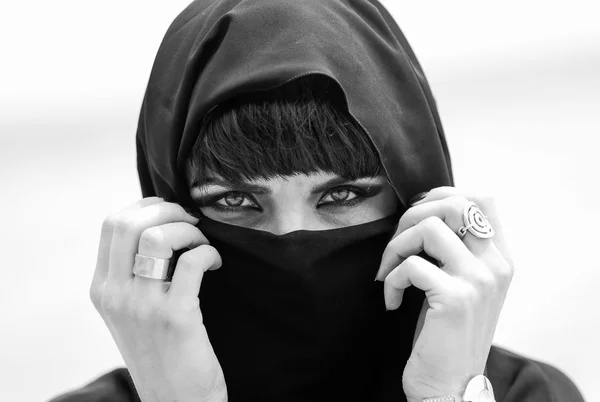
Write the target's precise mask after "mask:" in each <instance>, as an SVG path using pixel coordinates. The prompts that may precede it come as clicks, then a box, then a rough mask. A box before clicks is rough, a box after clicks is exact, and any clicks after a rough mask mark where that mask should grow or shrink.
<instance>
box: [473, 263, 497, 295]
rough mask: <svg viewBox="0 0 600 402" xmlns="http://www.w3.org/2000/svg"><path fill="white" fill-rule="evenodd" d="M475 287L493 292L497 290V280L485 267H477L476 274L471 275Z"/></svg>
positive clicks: (486, 291)
mask: <svg viewBox="0 0 600 402" xmlns="http://www.w3.org/2000/svg"><path fill="white" fill-rule="evenodd" d="M473 281H474V282H475V285H476V288H477V289H481V290H482V291H483V292H484V293H493V292H495V291H496V290H497V281H496V278H495V277H494V275H493V274H492V273H491V272H489V271H487V270H486V269H481V268H478V270H477V274H475V275H474V276H473Z"/></svg>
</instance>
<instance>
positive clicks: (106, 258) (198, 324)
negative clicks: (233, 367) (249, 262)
mask: <svg viewBox="0 0 600 402" xmlns="http://www.w3.org/2000/svg"><path fill="white" fill-rule="evenodd" d="M197 223H198V219H197V218H195V217H193V216H191V215H189V214H188V213H187V212H186V211H185V210H184V209H183V208H182V207H181V206H179V205H177V204H174V203H169V202H165V201H164V200H163V199H161V198H157V197H148V198H144V199H141V200H139V201H138V202H136V203H134V204H133V205H131V206H129V207H127V208H125V209H123V210H122V211H120V212H118V213H116V214H114V215H111V216H108V217H107V218H106V219H105V221H104V223H103V225H102V234H101V237H100V245H99V250H98V260H97V264H96V270H95V272H94V278H93V280H92V284H91V287H90V298H91V299H92V302H93V303H94V306H95V307H96V309H97V310H98V312H99V313H100V315H101V316H102V319H103V320H104V322H105V323H106V325H107V327H108V329H109V330H110V333H111V335H112V337H113V339H114V341H115V343H116V344H117V347H118V348H119V351H120V352H121V355H122V356H123V359H124V361H125V364H126V365H127V368H128V370H129V373H130V374H131V377H132V379H133V382H134V384H135V387H136V389H137V391H138V394H139V396H140V398H141V400H142V401H143V402H154V401H160V402H164V401H178V402H186V401H209V402H213V401H214V402H221V401H226V400H227V389H226V386H225V379H224V377H223V371H222V369H221V366H220V364H219V362H218V360H217V357H216V356H215V353H214V351H213V348H212V346H211V344H210V342H209V340H208V336H207V333H206V328H205V327H204V324H203V322H202V313H201V312H200V305H199V300H198V294H199V292H200V284H201V282H202V277H203V275H204V272H206V271H207V270H214V269H218V268H220V267H221V264H222V261H221V256H220V255H219V253H218V252H217V250H215V248H214V247H212V246H210V245H209V242H208V240H207V239H206V237H204V235H203V234H202V233H201V232H200V230H199V229H198V228H196V227H195V226H194V225H195V224H197ZM185 247H188V248H192V249H191V250H190V251H187V252H185V253H183V254H182V255H181V257H180V258H179V260H178V262H177V265H176V268H175V273H174V274H173V278H172V281H171V283H170V284H169V283H167V282H165V281H162V280H159V279H150V278H145V277H140V276H135V275H134V274H133V262H134V258H135V254H136V253H139V254H142V255H145V256H148V257H156V258H170V257H171V256H172V253H173V250H179V249H182V248H185Z"/></svg>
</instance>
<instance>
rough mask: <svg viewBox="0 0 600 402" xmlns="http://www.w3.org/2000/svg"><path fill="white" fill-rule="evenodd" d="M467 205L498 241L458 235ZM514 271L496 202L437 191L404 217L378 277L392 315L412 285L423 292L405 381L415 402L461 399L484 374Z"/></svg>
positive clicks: (444, 189) (442, 189) (449, 189)
mask: <svg viewBox="0 0 600 402" xmlns="http://www.w3.org/2000/svg"><path fill="white" fill-rule="evenodd" d="M469 201H473V202H475V203H476V204H477V205H478V206H479V208H480V209H481V210H482V212H483V213H484V214H485V215H486V216H487V219H488V220H489V222H490V224H491V225H492V227H493V228H494V229H495V231H496V234H495V235H494V237H492V238H489V239H481V238H477V237H475V236H474V235H472V234H471V233H467V234H466V235H465V236H464V238H462V239H461V238H460V237H459V236H458V235H457V233H456V232H457V231H458V229H459V228H460V227H461V226H463V225H464V222H463V211H464V209H465V207H466V206H467V205H468V203H469ZM421 251H425V252H426V253H427V254H428V255H429V256H431V257H433V258H435V259H436V260H437V261H438V262H439V264H438V266H436V265H434V264H432V263H430V262H429V261H427V260H425V259H423V258H421V257H418V256H417V254H418V253H420V252H421ZM513 274H514V268H513V263H512V259H511V258H510V255H509V253H508V250H507V247H506V243H505V241H504V235H503V232H502V227H501V224H500V221H499V218H498V214H497V211H496V208H495V205H494V203H493V201H492V200H491V199H490V198H486V197H481V196H477V195H473V194H463V193H461V192H460V191H459V190H457V189H455V188H453V187H439V188H436V189H433V190H432V191H431V192H429V194H428V195H427V196H426V197H425V198H424V199H422V200H421V201H418V202H417V203H416V204H415V205H414V206H413V207H412V208H410V209H409V210H408V211H407V212H406V213H405V214H404V215H403V216H402V218H401V219H400V222H399V225H398V229H397V232H396V234H395V235H394V237H393V238H392V240H391V241H390V242H389V244H388V246H387V248H386V249H385V251H384V254H383V257H382V262H381V267H380V270H379V272H378V275H377V279H378V280H383V281H384V294H385V301H386V307H387V308H388V309H389V310H394V309H397V308H398V307H399V306H400V304H401V303H402V297H403V294H404V290H405V289H406V288H407V287H409V286H411V285H412V286H416V287H417V288H419V289H421V290H423V291H425V295H426V300H425V303H424V305H423V310H422V311H421V319H420V320H419V326H418V328H417V331H416V334H415V343H414V347H413V351H412V354H411V356H410V358H409V360H408V363H407V365H406V367H405V369H404V375H403V379H402V381H403V387H404V391H405V394H406V396H407V398H408V400H409V401H422V400H423V399H424V398H431V397H434V396H446V395H449V396H454V397H455V398H456V400H457V401H461V400H462V395H463V392H464V389H465V387H466V385H467V383H468V382H469V380H470V379H471V378H473V377H474V376H476V375H479V374H483V372H484V369H485V364H486V361H487V357H488V353H489V351H490V348H491V343H492V340H493V337H494V332H495V330H496V325H497V322H498V318H499V316H500V312H501V310H502V306H503V303H504V300H505V297H506V293H507V291H508V288H509V286H510V282H511V280H512V277H513Z"/></svg>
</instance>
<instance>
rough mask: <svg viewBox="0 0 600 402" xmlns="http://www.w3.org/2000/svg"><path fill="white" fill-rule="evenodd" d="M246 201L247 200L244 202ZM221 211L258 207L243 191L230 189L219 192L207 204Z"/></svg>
mask: <svg viewBox="0 0 600 402" xmlns="http://www.w3.org/2000/svg"><path fill="white" fill-rule="evenodd" d="M219 201H222V202H219ZM245 201H248V202H245ZM207 206H210V207H213V208H216V209H219V210H221V211H239V210H244V209H258V207H257V205H256V203H255V202H254V201H252V200H251V198H250V197H248V196H247V194H245V193H241V192H239V191H230V192H227V193H224V194H220V195H218V196H216V197H214V198H213V200H211V202H210V203H209V204H208V205H207Z"/></svg>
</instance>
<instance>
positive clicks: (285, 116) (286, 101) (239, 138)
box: [188, 74, 382, 184]
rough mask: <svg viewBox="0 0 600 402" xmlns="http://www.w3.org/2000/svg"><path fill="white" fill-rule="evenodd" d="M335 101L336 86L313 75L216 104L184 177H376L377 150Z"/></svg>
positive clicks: (378, 169) (234, 179) (196, 179)
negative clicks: (323, 174) (319, 173)
mask: <svg viewBox="0 0 600 402" xmlns="http://www.w3.org/2000/svg"><path fill="white" fill-rule="evenodd" d="M342 105H344V98H343V94H342V93H341V91H340V89H339V87H338V86H337V84H336V83H335V82H333V81H332V80H331V79H330V78H328V77H326V76H323V75H314V74H313V75H309V76H305V77H301V78H298V79H295V80H293V81H291V82H289V83H287V84H285V85H283V86H280V87H278V88H276V89H274V90H271V91H265V92H256V93H252V94H245V95H242V96H239V97H236V98H235V99H231V100H229V101H228V102H226V103H223V104H220V105H219V106H218V107H217V108H215V109H213V110H212V111H211V113H209V114H207V116H206V117H205V119H204V120H203V122H202V124H201V128H200V132H199V136H198V140H197V141H196V144H195V145H194V147H193V149H192V151H191V153H190V155H189V158H188V169H189V170H188V174H189V175H191V177H190V178H191V179H192V180H191V181H192V182H196V183H197V184H202V183H203V181H204V179H205V177H206V173H207V172H206V170H207V169H209V170H211V171H213V172H215V173H216V174H218V175H220V176H222V177H223V178H224V179H225V180H228V181H230V182H233V183H236V182H241V181H252V180H255V179H265V180H269V179H272V178H275V177H282V176H288V175H296V174H307V175H308V174H311V173H315V172H317V171H324V172H327V173H333V174H337V175H339V176H341V177H343V178H345V179H347V180H356V179H358V178H362V177H374V176H377V175H378V174H380V172H381V170H382V169H381V162H380V159H379V156H378V154H377V151H376V149H375V147H374V146H373V144H372V143H371V141H370V139H369V138H368V137H367V135H366V133H365V132H364V130H363V129H362V128H361V126H360V125H358V124H357V123H356V122H355V121H354V119H353V118H352V117H350V116H349V115H348V113H347V112H346V113H343V112H342V110H344V108H343V107H342Z"/></svg>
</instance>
